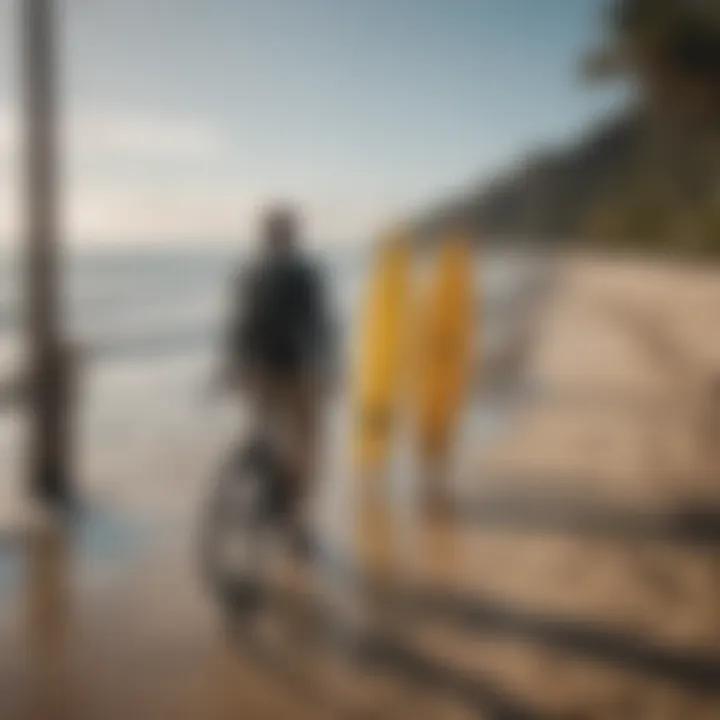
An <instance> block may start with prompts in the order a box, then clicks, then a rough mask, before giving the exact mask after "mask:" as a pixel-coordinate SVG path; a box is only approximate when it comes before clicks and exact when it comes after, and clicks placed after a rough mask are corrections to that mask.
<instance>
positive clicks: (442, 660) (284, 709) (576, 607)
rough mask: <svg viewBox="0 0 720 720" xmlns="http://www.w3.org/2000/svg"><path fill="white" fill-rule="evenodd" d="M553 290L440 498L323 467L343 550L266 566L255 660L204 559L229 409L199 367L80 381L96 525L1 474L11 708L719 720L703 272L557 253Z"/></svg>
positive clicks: (39, 712) (1, 609)
mask: <svg viewBox="0 0 720 720" xmlns="http://www.w3.org/2000/svg"><path fill="white" fill-rule="evenodd" d="M558 280H559V284H558V286H557V287H556V288H555V291H554V293H553V296H552V300H551V304H550V306H549V307H548V308H547V309H546V312H545V313H544V314H543V318H542V321H541V325H540V326H539V332H538V333H537V335H536V337H535V340H536V342H535V343H533V344H530V345H528V346H527V348H526V350H527V352H528V353H530V355H529V357H528V362H529V368H530V372H529V374H528V375H527V377H526V378H525V379H524V381H523V382H522V383H521V384H520V386H517V387H513V388H510V389H509V390H507V391H506V392H509V393H511V395H512V407H513V416H512V422H511V423H510V424H509V425H507V427H506V429H505V431H504V432H502V433H500V434H498V435H497V436H496V437H495V439H494V440H493V442H491V443H487V442H485V443H482V444H481V446H480V447H478V448H476V447H475V445H474V443H473V438H472V437H469V438H468V440H467V442H466V445H467V447H466V448H463V456H464V457H465V458H466V459H465V461H464V462H463V463H461V466H460V470H459V472H460V474H461V477H459V478H457V479H456V482H455V483H454V487H455V490H454V492H453V493H452V494H451V495H450V497H449V498H448V504H447V506H446V507H443V508H441V509H439V510H437V511H435V512H433V513H428V512H422V511H421V509H420V507H419V506H418V505H415V504H413V502H412V500H413V497H414V496H413V494H412V493H410V495H409V496H406V501H405V502H403V503H400V502H395V503H391V502H385V501H384V500H383V498H386V497H389V495H388V494H386V493H384V492H383V489H382V487H381V489H380V491H379V492H376V493H370V492H369V491H368V488H367V486H366V485H363V486H362V487H359V483H358V479H357V478H352V476H351V475H350V474H348V473H347V472H341V471H339V470H338V468H339V467H340V466H341V463H340V465H337V466H333V469H332V470H329V471H328V473H327V478H326V483H325V485H324V486H323V497H322V498H321V503H320V510H319V518H320V519H319V523H320V525H321V528H320V529H321V530H322V531H323V532H322V536H323V538H324V542H325V545H324V547H325V549H326V554H327V555H330V556H331V557H332V558H333V563H332V564H327V563H322V564H320V566H319V567H318V568H316V569H315V570H312V571H307V572H305V573H301V574H300V577H297V576H298V573H297V572H295V573H287V574H284V575H283V576H282V577H281V578H278V582H277V587H276V593H275V598H276V600H277V602H278V603H279V605H280V606H281V608H282V610H278V611H277V612H276V613H275V614H274V618H275V620H276V622H277V624H278V625H279V629H278V628H275V632H274V635H273V637H274V640H272V641H270V640H268V642H267V643H261V644H260V650H261V651H262V652H261V651H258V652H253V651H252V649H251V648H252V646H253V644H252V643H249V642H247V641H245V642H243V641H240V640H238V638H237V637H234V636H233V635H232V634H231V633H229V632H228V629H227V627H226V626H225V625H224V624H223V622H222V617H221V614H220V613H219V612H218V607H217V604H216V602H215V600H214V598H213V597H212V595H211V594H210V593H208V592H207V589H206V587H204V586H203V584H202V581H201V577H200V573H199V572H198V563H197V552H196V549H197V547H196V546H197V522H198V507H199V506H200V503H201V500H202V498H203V496H204V494H205V492H206V490H207V484H208V476H209V474H210V473H211V471H212V468H214V467H215V466H216V465H217V462H218V458H219V457H220V456H221V455H222V453H223V451H224V449H225V448H226V446H227V444H228V442H229V441H230V440H231V438H232V436H233V433H234V432H235V426H236V423H235V420H236V418H235V417H234V411H233V409H232V408H231V407H227V408H225V409H224V410H222V409H218V407H217V406H212V405H211V406H208V405H207V403H206V401H205V400H204V399H203V397H202V392H201V391H200V390H198V392H197V393H195V394H193V395H192V397H190V396H188V394H187V393H186V392H185V393H182V392H180V389H181V388H187V387H188V386H189V385H192V386H193V387H198V388H201V387H202V384H203V380H204V378H206V377H207V372H208V369H209V361H208V359H207V358H196V359H195V360H193V361H178V362H177V363H175V364H172V365H171V366H167V365H163V366H158V367H157V368H156V370H155V373H154V374H152V372H150V375H148V370H147V368H144V369H143V370H142V371H140V370H138V372H137V373H136V374H133V372H129V371H128V370H127V368H112V367H109V368H106V369H105V370H103V371H102V372H98V373H96V374H95V375H94V376H93V379H92V386H91V387H90V388H89V392H91V393H92V397H93V403H92V405H91V406H90V408H89V409H88V411H87V414H86V417H85V418H84V420H83V429H82V434H81V439H82V447H83V448H85V449H86V450H85V451H83V453H82V455H81V460H82V463H81V469H82V481H83V486H84V487H85V489H86V494H87V495H88V497H90V498H91V503H90V508H89V510H88V512H87V513H86V515H85V516H84V517H83V518H81V519H80V520H79V521H77V522H76V523H75V524H74V525H73V526H72V532H71V533H70V534H67V533H62V532H59V531H57V530H52V529H45V530H37V529H36V530H33V531H28V530H27V525H26V523H25V522H24V521H23V522H22V523H21V522H19V521H18V520H17V518H18V517H20V515H19V514H18V507H19V506H20V505H21V503H20V501H19V499H18V498H17V495H15V496H13V495H12V493H9V491H7V490H5V492H6V495H7V501H5V502H4V503H3V507H4V513H3V514H2V517H3V518H4V519H3V528H7V532H6V533H5V534H4V535H2V538H3V540H2V543H3V544H2V546H0V553H1V554H0V718H3V720H4V719H5V718H8V719H11V718H12V719H14V718H28V719H31V718H32V719H33V720H36V719H42V720H44V719H45V718H103V719H104V718H115V717H117V718H128V717H136V718H152V719H153V720H154V719H155V718H165V717H168V718H182V717H188V718H195V717H207V718H225V717H227V718H230V717H248V718H275V717H277V718H286V717H287V718H304V717H307V718H318V717H377V718H405V717H418V718H465V717H488V718H545V717H548V718H577V719H580V718H583V719H584V718H588V719H590V718H598V719H601V718H602V719H604V718H608V719H611V718H618V719H620V718H649V719H653V720H655V719H656V718H678V720H680V719H686V718H692V719H694V718H716V717H718V716H720V554H719V550H720V498H719V497H718V492H719V488H720V477H719V476H720V462H718V460H719V458H718V454H719V453H718V447H719V446H720V408H718V405H717V404H716V400H717V397H716V396H717V392H713V390H712V388H713V387H714V386H715V385H716V383H717V381H716V373H717V372H718V371H719V370H720V335H718V334H717V333H716V332H714V325H715V324H716V322H717V320H716V317H717V312H718V310H720V282H719V281H720V274H719V273H716V272H713V271H711V270H689V269H679V268H673V267H671V266H661V265H652V266H651V265H648V264H643V263H639V262H638V263H633V262H629V261H623V262H618V261H609V260H608V261H602V262H601V261H597V260H588V259H583V258H569V259H567V260H566V261H565V262H564V266H563V268H562V270H561V272H560V273H559V276H558ZM480 389H482V383H481V384H480ZM103 398H104V400H103ZM713 398H715V399H713ZM137 407H146V408H147V412H143V413H142V414H141V415H139V416H138V414H137ZM334 427H335V432H338V433H340V434H341V433H342V429H341V425H338V424H337V423H336V424H335V425H334ZM338 428H340V429H338ZM20 433H21V428H18V429H17V434H18V435H19V434H20ZM14 447H16V446H15V445H12V444H8V447H7V448H6V450H7V452H8V453H10V454H11V450H12V449H13V448H14ZM87 448H91V449H92V452H87ZM6 467H8V468H12V467H13V465H12V457H9V458H8V464H7V465H6ZM353 498H354V500H353ZM359 499H361V501H359ZM13 503H14V504H13ZM353 561H356V563H355V564H354V563H353Z"/></svg>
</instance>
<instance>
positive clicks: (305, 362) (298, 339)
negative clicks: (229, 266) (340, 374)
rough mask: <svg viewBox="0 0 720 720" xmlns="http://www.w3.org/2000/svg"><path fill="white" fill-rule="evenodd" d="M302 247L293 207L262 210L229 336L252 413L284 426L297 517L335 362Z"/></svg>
mask: <svg viewBox="0 0 720 720" xmlns="http://www.w3.org/2000/svg"><path fill="white" fill-rule="evenodd" d="M301 242H302V241H301V232H300V222H299V218H298V215H297V213H296V212H295V210H294V209H293V208H291V207H290V206H286V205H276V206H273V207H271V208H269V209H268V210H267V211H265V213H264V214H263V216H262V219H261V226H260V248H259V253H258V255H257V257H256V258H255V259H254V260H253V261H252V262H251V263H250V264H249V266H247V267H246V268H245V269H244V271H243V272H241V273H239V275H238V278H237V280H236V287H235V289H234V299H233V307H232V312H231V319H230V325H229V333H228V364H229V368H228V370H229V373H230V376H231V379H232V382H233V384H234V385H236V386H237V387H239V388H240V389H241V390H242V392H243V395H244V396H245V397H246V399H248V400H250V402H251V404H252V405H253V409H254V411H255V412H258V413H271V414H272V417H273V418H278V419H280V420H281V421H282V423H283V424H284V427H287V430H288V435H289V442H288V445H289V450H288V459H289V463H288V465H289V467H288V469H289V471H290V472H289V477H290V479H291V480H290V487H289V488H288V490H289V496H288V499H289V502H290V506H291V514H292V515H293V516H294V518H295V519H299V518H298V514H299V512H300V508H301V506H302V505H303V503H304V500H305V499H306V498H307V496H308V494H309V490H310V487H311V485H312V480H313V477H314V476H315V475H316V458H317V455H318V452H319V441H320V419H321V417H320V415H321V407H322V396H323V391H324V389H325V388H324V385H325V382H326V379H327V377H328V375H329V373H330V372H331V366H332V357H333V348H332V337H331V335H332V333H331V312H330V308H329V305H328V299H327V295H326V293H325V289H324V284H323V278H322V274H321V272H320V269H319V268H318V267H317V266H316V265H315V264H314V263H313V262H311V260H310V259H309V257H308V256H307V254H306V253H305V252H304V251H303V248H302V247H301ZM300 524H301V523H300ZM300 542H301V544H302V541H300Z"/></svg>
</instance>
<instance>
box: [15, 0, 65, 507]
mask: <svg viewBox="0 0 720 720" xmlns="http://www.w3.org/2000/svg"><path fill="white" fill-rule="evenodd" d="M21 5H22V8H23V9H22V13H23V14H22V24H23V37H24V63H23V71H24V78H23V79H24V87H25V128H26V137H25V142H26V146H25V153H26V156H25V160H26V183H27V185H26V203H27V205H26V233H27V237H26V243H27V246H26V251H27V287H28V297H27V332H28V351H29V358H28V365H29V367H28V369H29V393H30V394H29V400H30V408H29V411H30V438H29V442H30V448H29V450H30V465H29V485H30V491H31V493H32V494H33V495H35V496H36V497H37V498H38V499H40V500H43V501H45V502H64V501H67V500H68V499H69V496H70V492H69V476H68V467H67V464H68V462H67V461H68V452H67V442H66V433H67V430H68V425H67V421H68V419H69V418H68V412H67V410H68V407H67V406H68V400H69V393H68V383H67V379H68V377H67V375H68V373H67V362H66V360H67V357H66V354H65V348H64V347H63V345H62V343H61V333H60V299H61V298H60V289H59V281H58V255H59V248H58V228H57V224H58V223H57V214H58V213H57V208H58V203H57V150H58V148H57V122H56V82H55V81H56V78H55V74H56V71H57V57H56V46H55V45H56V25H55V23H56V17H55V10H56V7H55V0H23V2H22V3H21Z"/></svg>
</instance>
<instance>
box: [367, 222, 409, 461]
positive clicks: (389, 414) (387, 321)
mask: <svg viewBox="0 0 720 720" xmlns="http://www.w3.org/2000/svg"><path fill="white" fill-rule="evenodd" d="M411 273H412V250H411V247H410V242H409V239H408V238H407V237H405V236H403V235H400V234H398V235H395V236H393V237H391V238H389V239H388V240H387V241H386V242H385V243H383V244H382V246H381V247H380V249H379V253H378V256H377V258H376V260H375V266H374V268H373V270H372V273H371V277H370V283H369V286H368V293H367V296H366V298H365V303H364V306H363V308H362V318H361V325H360V336H359V347H358V353H357V358H356V367H355V373H356V377H355V411H356V413H357V422H356V429H355V450H356V462H357V465H358V467H359V468H360V469H361V470H362V471H366V472H367V471H370V472H378V471H381V470H382V469H383V468H384V467H385V466H386V464H387V461H388V458H389V450H390V443H391V436H392V430H393V425H394V423H395V420H396V417H397V411H398V404H399V401H400V398H401V393H402V383H401V378H402V375H403V366H404V364H405V363H406V361H407V357H406V350H407V341H408V318H409V309H410V307H409V306H410V292H411V280H412V278H411Z"/></svg>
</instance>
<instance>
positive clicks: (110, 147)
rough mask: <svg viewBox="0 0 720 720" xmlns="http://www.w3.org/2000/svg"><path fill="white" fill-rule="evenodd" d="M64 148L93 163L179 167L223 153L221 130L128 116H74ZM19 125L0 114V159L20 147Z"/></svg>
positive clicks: (197, 122)
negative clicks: (171, 163)
mask: <svg viewBox="0 0 720 720" xmlns="http://www.w3.org/2000/svg"><path fill="white" fill-rule="evenodd" d="M63 135H64V138H63V140H64V144H65V146H66V147H67V149H68V151H69V153H70V154H71V155H75V154H77V155H79V156H83V157H86V156H92V157H93V158H95V159H97V160H102V161H104V160H114V159H118V158H122V159H124V160H127V159H130V160H148V159H161V160H162V159H166V160H180V161H190V162H192V161H198V160H208V159H213V158H217V157H220V156H221V155H222V153H223V151H224V150H225V147H226V138H225V135H224V133H223V132H222V130H221V128H220V127H218V126H217V125H216V124H215V123H213V122H211V121H208V120H205V119H203V118H192V117H190V118H182V117H180V118H178V117H164V116H161V115H149V114H144V113H139V112H132V111H119V112H109V111H94V110H79V111H77V112H74V113H72V114H70V115H69V116H68V117H67V118H66V119H65V122H64V124H63ZM20 140H21V138H20V121H19V118H18V117H17V115H16V114H15V113H12V112H10V110H9V109H3V108H0V153H2V154H3V155H4V156H12V155H14V154H15V153H16V152H17V149H18V147H19V144H20Z"/></svg>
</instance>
